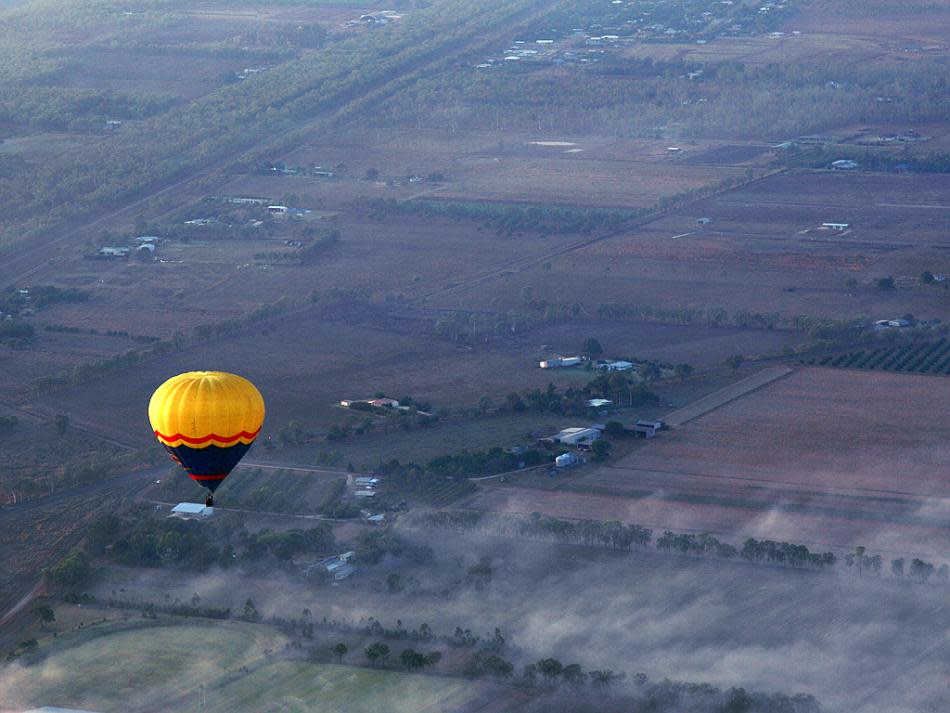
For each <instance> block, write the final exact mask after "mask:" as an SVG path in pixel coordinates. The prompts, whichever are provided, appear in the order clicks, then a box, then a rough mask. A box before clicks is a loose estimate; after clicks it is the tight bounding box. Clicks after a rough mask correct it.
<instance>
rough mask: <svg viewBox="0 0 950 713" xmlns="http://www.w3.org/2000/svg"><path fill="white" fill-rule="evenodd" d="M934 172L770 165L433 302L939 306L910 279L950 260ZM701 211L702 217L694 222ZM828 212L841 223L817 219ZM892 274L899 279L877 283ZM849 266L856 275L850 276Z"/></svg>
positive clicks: (743, 307) (741, 307)
mask: <svg viewBox="0 0 950 713" xmlns="http://www.w3.org/2000/svg"><path fill="white" fill-rule="evenodd" d="M946 184H947V181H946V180H944V177H943V176H941V175H934V176H899V175H885V174H860V175H854V174H852V175H848V176H845V175H842V174H841V173H837V172H834V173H833V172H792V173H786V174H783V175H775V176H771V177H769V178H766V179H764V180H761V181H757V182H753V183H751V184H749V185H747V186H745V187H741V188H737V189H734V190H731V191H727V192H725V193H723V194H720V195H719V196H716V197H712V198H707V199H701V200H698V201H696V202H694V203H691V204H688V205H687V206H684V207H681V208H677V209H674V210H672V211H670V212H669V213H668V214H666V215H663V216H661V217H658V218H657V219H655V220H652V221H649V222H647V223H645V224H642V225H641V226H640V227H638V228H635V229H632V230H629V231H623V232H621V233H620V234H617V235H614V236H611V237H608V238H606V239H604V240H600V241H596V242H593V243H592V244H589V245H586V246H581V247H578V248H577V249H575V250H573V251H571V252H569V253H565V254H563V255H557V256H553V257H552V258H551V259H550V261H549V262H550V270H542V269H541V268H540V266H538V267H537V268H535V269H533V270H531V271H530V272H528V271H526V272H524V273H523V275H522V276H520V279H518V280H512V279H510V278H509V277H508V276H498V277H497V278H495V279H494V280H493V281H492V283H491V284H492V289H490V290H486V289H485V285H484V284H480V285H479V286H478V288H477V289H471V288H470V289H464V288H462V289H459V290H456V291H455V292H454V293H453V294H451V295H446V296H445V297H440V298H439V301H438V302H437V303H441V304H448V303H450V300H451V301H462V302H465V303H467V304H473V303H474V304H476V305H493V306H495V307H496V308H497V307H498V306H500V305H504V304H512V303H513V302H516V301H517V299H518V297H517V295H518V294H520V290H521V289H522V288H523V287H524V286H525V284H527V285H530V286H531V289H532V290H533V294H534V295H535V297H536V298H544V299H547V300H550V301H554V300H556V299H557V295H559V294H563V293H571V294H574V295H577V296H578V297H577V298H576V299H578V300H579V301H580V303H581V304H582V305H583V306H584V307H585V308H586V309H587V310H591V311H594V310H596V309H597V308H598V306H599V305H601V304H605V303H617V304H622V305H635V306H637V307H641V308H642V307H646V306H654V305H656V306H659V305H662V306H663V307H664V308H666V309H672V310H675V309H705V310H710V309H717V308H721V309H724V310H726V312H728V313H732V312H736V311H750V312H757V313H766V314H768V313H777V314H781V315H784V316H786V317H791V316H795V315H799V314H804V315H810V316H815V317H828V318H843V317H847V316H850V317H854V316H857V315H867V316H875V318H880V317H876V315H885V316H887V315H902V314H905V313H907V312H911V313H913V314H915V315H916V316H918V317H921V318H932V317H937V318H941V319H944V318H946V317H947V316H948V314H950V313H948V312H947V302H946V300H945V299H944V298H943V291H942V290H938V289H934V288H933V287H932V286H921V285H919V284H918V282H919V275H920V274H921V273H922V272H923V271H925V270H930V271H931V272H935V273H938V272H942V271H945V270H947V271H950V261H948V259H947V257H946V255H945V254H944V253H945V250H943V246H944V245H945V243H946V230H945V227H946V215H945V214H946V213H947V212H948V210H950V206H948V205H947V204H946V200H945V199H944V196H945V195H946V189H947V188H948V185H946ZM701 218H708V219H709V223H708V224H698V223H697V221H698V220H700V219H701ZM825 222H841V223H848V224H849V225H850V227H849V229H847V230H845V231H843V232H835V231H830V230H827V229H821V227H820V226H821V224H822V223H825ZM887 275H891V276H893V277H894V280H895V283H896V284H897V286H898V289H896V290H890V291H886V290H876V289H874V284H875V280H877V279H878V278H880V277H883V276H887ZM849 278H853V279H854V280H855V284H854V285H853V286H849V284H848V280H849Z"/></svg>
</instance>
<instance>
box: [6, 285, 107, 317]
mask: <svg viewBox="0 0 950 713" xmlns="http://www.w3.org/2000/svg"><path fill="white" fill-rule="evenodd" d="M88 299H89V293H88V292H86V291H85V290H80V289H78V288H75V287H67V288H61V287H54V286H53V285H37V286H35V287H30V288H29V289H27V290H24V291H22V292H21V291H20V289H18V288H16V287H8V288H6V289H5V290H3V291H2V292H0V313H3V314H11V315H14V316H16V315H18V314H19V313H20V311H21V310H23V309H25V308H27V307H32V308H33V309H43V307H46V306H47V305H51V304H56V303H58V302H67V303H74V302H86V301H87V300H88Z"/></svg>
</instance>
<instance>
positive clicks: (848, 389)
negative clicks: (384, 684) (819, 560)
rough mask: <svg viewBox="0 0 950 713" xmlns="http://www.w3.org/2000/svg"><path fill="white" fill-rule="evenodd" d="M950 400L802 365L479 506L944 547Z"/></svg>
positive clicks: (494, 494) (887, 380)
mask: <svg viewBox="0 0 950 713" xmlns="http://www.w3.org/2000/svg"><path fill="white" fill-rule="evenodd" d="M944 397H945V393H944V388H943V381H942V380H940V379H939V378H935V377H925V376H903V375H896V374H883V373H881V374H877V373H875V374H871V373H867V372H850V371H839V370H829V369H809V368H802V369H799V370H797V371H796V372H795V373H794V374H792V375H791V376H789V377H786V378H784V379H780V380H778V381H776V382H773V383H772V384H770V385H769V386H766V387H764V388H762V389H760V390H758V391H755V392H754V393H752V394H749V395H747V396H744V397H742V398H740V399H738V400H736V401H733V402H731V403H728V404H726V405H725V406H722V407H721V408H719V409H717V410H714V411H712V412H711V413H708V414H706V415H705V416H702V417H700V418H698V419H696V420H693V421H690V422H689V423H688V424H686V425H685V426H683V427H682V428H679V429H676V430H674V431H672V432H670V433H664V434H661V437H659V438H657V439H655V440H654V441H651V442H650V443H648V444H647V445H646V446H644V447H643V448H641V449H639V450H637V451H636V452H635V453H634V454H632V455H631V456H629V457H627V458H626V459H623V460H621V461H619V462H617V463H614V464H610V465H607V466H603V467H600V468H592V469H590V470H587V471H586V472H578V473H577V474H576V475H572V476H571V477H570V478H569V479H567V480H565V482H564V484H563V486H562V491H561V492H557V493H544V494H543V495H538V496H537V497H536V498H534V497H533V496H532V495H531V494H530V493H529V492H528V491H525V490H516V489H506V488H497V489H495V490H492V491H486V492H485V493H484V494H482V495H477V496H475V499H474V500H473V501H472V503H471V505H472V506H473V507H477V508H480V509H482V508H484V509H489V510H501V511H509V510H515V511H520V512H531V511H533V510H539V511H541V512H548V513H549V514H552V515H561V516H573V517H580V518H583V517H592V516H594V513H598V512H599V513H601V517H602V518H603V519H610V518H619V519H622V520H628V521H633V522H639V523H641V524H645V525H650V526H652V527H655V528H663V527H671V528H688V529H690V530H693V531H710V532H714V533H723V534H731V535H733V536H736V537H745V536H754V537H760V538H761V537H769V538H773V539H785V540H791V541H796V542H805V543H808V544H820V545H824V546H829V547H843V548H847V547H850V546H852V545H853V544H867V545H868V546H876V547H878V548H881V549H882V550H885V551H893V552H905V553H916V552H926V553H928V554H930V555H933V554H938V555H939V554H940V553H942V552H943V550H944V549H945V548H946V547H947V545H948V543H950V529H948V528H947V523H946V512H947V507H948V501H950V482H948V481H947V479H946V477H945V476H944V470H945V469H944V467H943V463H944V462H945V460H946V458H947V457H948V455H950V451H948V450H947V447H946V445H945V444H946V442H947V441H948V434H947V433H946V429H945V428H944V426H943V425H942V423H941V421H940V419H939V418H937V416H936V415H937V414H939V413H940V412H941V408H942V406H941V404H942V402H943V400H944ZM572 491H573V492H572Z"/></svg>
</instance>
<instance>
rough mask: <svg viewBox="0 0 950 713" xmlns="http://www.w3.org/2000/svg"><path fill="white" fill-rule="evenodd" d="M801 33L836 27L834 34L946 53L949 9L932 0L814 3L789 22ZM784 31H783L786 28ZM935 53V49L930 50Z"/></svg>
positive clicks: (949, 18)
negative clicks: (929, 47) (857, 3)
mask: <svg viewBox="0 0 950 713" xmlns="http://www.w3.org/2000/svg"><path fill="white" fill-rule="evenodd" d="M787 24H788V27H789V28H792V27H794V29H798V30H801V31H802V32H823V31H827V30H828V28H829V27H832V28H834V34H835V35H853V36H857V37H871V38H875V39H878V40H884V41H886V42H888V43H890V44H892V45H894V46H895V49H896V48H899V47H901V46H902V45H903V46H904V47H914V48H921V47H922V46H929V45H937V46H938V47H937V49H940V48H942V49H944V50H946V49H947V47H946V39H947V38H946V35H945V34H944V32H943V30H944V29H945V28H946V27H947V25H948V24H950V8H947V7H946V6H945V5H943V4H942V3H934V2H930V0H904V2H901V3H900V4H894V3H892V2H890V0H870V2H864V3H861V6H860V7H858V6H856V5H851V4H849V3H838V2H828V1H827V0H826V1H824V2H818V3H812V5H811V6H810V7H809V8H808V11H807V12H803V13H800V14H798V15H797V16H795V17H793V18H792V19H790V20H788V21H787ZM783 29H784V28H783ZM930 51H935V50H930Z"/></svg>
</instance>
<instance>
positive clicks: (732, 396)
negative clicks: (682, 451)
mask: <svg viewBox="0 0 950 713" xmlns="http://www.w3.org/2000/svg"><path fill="white" fill-rule="evenodd" d="M792 371H794V370H793V369H790V368H788V367H785V366H775V367H768V368H766V369H762V370H761V371H757V372H756V373H755V374H753V375H752V376H748V377H746V378H745V379H742V380H741V381H737V382H736V383H734V384H732V385H730V386H727V387H725V388H724V389H719V391H716V392H714V393H712V394H709V395H708V396H704V397H703V398H701V399H698V400H696V401H693V402H692V403H691V404H689V405H687V406H684V407H683V408H681V409H677V410H676V411H674V412H673V413H671V414H669V415H668V416H667V417H666V418H665V421H666V422H667V424H669V425H670V426H673V427H674V428H677V427H679V426H682V425H684V424H686V423H688V422H689V421H692V420H693V419H696V418H699V417H700V416H705V415H706V414H707V413H709V412H710V411H715V410H716V409H717V408H719V407H720V406H725V405H726V404H728V403H731V402H733V401H735V400H736V399H739V398H742V397H743V396H745V395H747V394H751V393H752V392H753V391H757V390H758V389H761V388H762V387H763V386H767V385H769V384H771V383H772V382H773V381H778V380H779V379H781V378H783V377H785V376H788V375H789V374H791V373H792Z"/></svg>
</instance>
